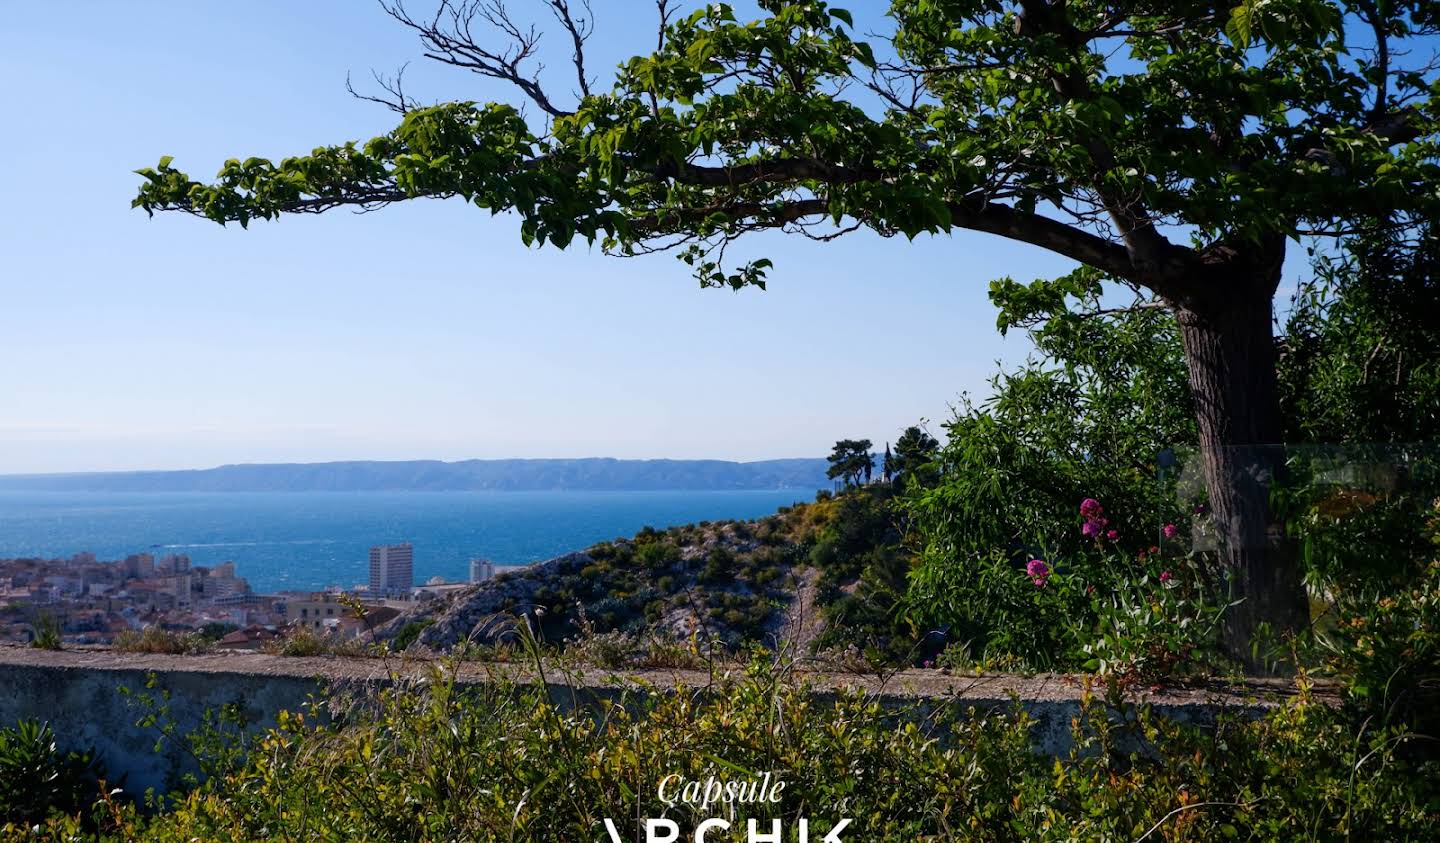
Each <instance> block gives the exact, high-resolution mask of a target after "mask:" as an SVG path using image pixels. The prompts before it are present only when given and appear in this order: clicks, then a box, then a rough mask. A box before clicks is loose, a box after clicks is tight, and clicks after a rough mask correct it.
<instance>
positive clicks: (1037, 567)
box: [1025, 559, 1050, 578]
mask: <svg viewBox="0 0 1440 843" xmlns="http://www.w3.org/2000/svg"><path fill="white" fill-rule="evenodd" d="M1025 573H1027V574H1029V575H1030V576H1032V577H1042V578H1043V577H1048V576H1050V566H1049V565H1046V564H1045V560H1044V559H1031V560H1030V563H1029V564H1027V565H1026V566H1025Z"/></svg>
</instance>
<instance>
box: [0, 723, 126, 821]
mask: <svg viewBox="0 0 1440 843" xmlns="http://www.w3.org/2000/svg"><path fill="white" fill-rule="evenodd" d="M104 776H105V771H104V768H103V767H102V766H101V765H100V763H99V761H98V760H96V758H95V753H94V751H93V750H90V751H71V752H64V751H62V750H61V749H60V748H59V746H58V744H57V742H56V739H55V732H54V731H53V730H52V729H51V728H50V724H48V723H41V722H39V721H38V720H21V721H20V722H19V723H17V724H15V726H14V727H6V728H0V830H4V829H5V828H6V827H8V824H10V823H15V824H30V823H36V822H40V821H42V820H44V819H45V818H46V817H47V816H49V815H50V814H51V813H52V812H58V813H62V814H78V813H80V812H82V811H87V812H88V810H89V808H90V806H91V805H92V804H93V803H95V802H96V801H98V800H99V799H100V798H101V797H100V794H101V790H100V780H101V779H102V778H104ZM7 839H9V838H7Z"/></svg>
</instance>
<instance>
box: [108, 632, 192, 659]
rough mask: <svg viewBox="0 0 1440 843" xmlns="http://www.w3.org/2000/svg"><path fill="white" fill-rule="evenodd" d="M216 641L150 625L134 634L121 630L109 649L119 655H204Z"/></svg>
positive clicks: (190, 633)
mask: <svg viewBox="0 0 1440 843" xmlns="http://www.w3.org/2000/svg"><path fill="white" fill-rule="evenodd" d="M215 641H216V639H214V638H211V637H209V636H207V635H205V634H203V633H201V632H172V631H170V630H168V629H164V628H162V627H160V626H156V625H151V626H147V627H145V628H144V629H142V630H140V631H139V632H136V631H135V630H133V629H125V630H121V631H120V633H119V634H117V635H116V636H115V641H114V643H113V644H112V645H111V647H112V648H113V649H114V650H115V651H117V652H121V653H164V654H170V655H177V654H180V653H204V652H208V651H210V650H212V649H214V647H215Z"/></svg>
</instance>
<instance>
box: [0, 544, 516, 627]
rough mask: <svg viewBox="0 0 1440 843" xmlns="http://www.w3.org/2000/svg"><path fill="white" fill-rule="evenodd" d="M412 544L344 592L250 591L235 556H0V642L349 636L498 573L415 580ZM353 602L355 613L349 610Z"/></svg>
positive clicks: (479, 563) (390, 552)
mask: <svg viewBox="0 0 1440 843" xmlns="http://www.w3.org/2000/svg"><path fill="white" fill-rule="evenodd" d="M414 561H415V549H414V546H413V545H411V544H410V543H409V542H405V543H401V544H392V545H378V546H375V547H372V548H370V567H369V581H368V582H367V583H364V584H360V585H356V586H354V587H353V588H351V589H349V590H346V589H342V588H339V587H335V588H330V589H327V590H325V591H280V592H276V593H273V594H261V593H258V592H255V591H253V590H252V589H251V588H250V584H249V583H248V582H247V581H246V580H245V578H244V577H242V576H240V575H239V574H238V573H237V571H236V567H235V563H234V562H222V563H220V564H218V565H214V566H208V567H207V566H200V565H193V564H191V561H190V557H188V556H186V555H184V554H166V555H163V556H160V557H158V558H157V557H156V556H154V555H153V554H150V553H135V554H131V555H129V556H126V557H125V558H124V559H120V560H101V559H97V558H96V556H95V554H93V553H78V554H76V555H74V556H72V557H70V558H69V559H0V642H9V643H21V644H25V643H29V642H31V641H34V640H35V638H36V637H37V636H38V635H40V634H41V632H42V630H45V629H47V628H48V629H49V630H51V631H52V632H53V633H55V634H58V635H59V636H61V638H62V639H63V641H64V642H65V643H66V644H76V645H84V644H95V645H104V644H110V643H113V642H114V641H115V638H116V637H117V636H120V635H123V634H124V633H126V632H127V631H140V630H144V629H146V628H148V627H159V628H161V629H164V630H167V631H171V632H181V633H185V632H204V633H206V634H208V635H210V636H211V637H213V638H215V639H217V640H218V644H217V647H218V648H219V649H236V650H253V649H259V648H260V646H261V645H262V644H263V643H264V642H265V641H267V640H271V639H274V638H275V637H277V636H279V635H282V634H284V633H285V632H286V631H294V630H298V629H304V630H306V631H308V632H310V633H312V634H316V635H324V636H331V637H336V638H340V639H346V638H354V637H356V636H357V635H359V634H361V633H362V632H364V631H365V630H366V629H370V628H373V627H375V626H378V625H380V624H382V623H385V622H387V621H389V620H391V619H393V618H395V617H396V616H398V615H399V614H400V613H401V612H402V611H404V610H405V609H407V608H410V607H412V606H414V605H415V604H416V603H419V602H422V601H426V600H435V599H438V598H439V597H441V596H443V595H445V594H446V593H447V592H450V591H454V590H456V589H461V588H466V587H467V586H469V585H471V584H473V583H478V582H483V581H485V580H487V579H490V578H492V577H494V576H495V564H494V563H493V562H491V561H489V560H486V559H472V560H471V562H470V576H469V580H468V581H467V582H446V581H444V580H443V579H442V578H441V577H432V578H431V579H430V580H429V581H428V582H426V583H424V584H423V585H418V586H417V585H415V584H414ZM356 600H358V601H359V602H360V603H361V605H362V606H364V607H365V611H364V616H363V617H361V616H359V615H357V613H356V612H355V611H354V610H353V608H354V603H355V601H356Z"/></svg>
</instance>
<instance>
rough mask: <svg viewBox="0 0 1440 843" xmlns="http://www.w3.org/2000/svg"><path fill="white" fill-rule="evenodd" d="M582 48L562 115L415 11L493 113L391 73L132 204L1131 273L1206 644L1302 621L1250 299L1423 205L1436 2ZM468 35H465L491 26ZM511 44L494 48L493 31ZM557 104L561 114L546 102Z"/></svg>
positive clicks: (457, 11) (918, 11)
mask: <svg viewBox="0 0 1440 843" xmlns="http://www.w3.org/2000/svg"><path fill="white" fill-rule="evenodd" d="M541 2H542V5H544V6H546V7H548V9H549V10H550V11H551V12H552V13H553V16H554V17H555V18H556V20H557V21H558V22H559V25H560V26H561V28H562V29H563V30H564V32H565V34H566V35H567V36H568V38H567V41H568V43H569V45H570V46H572V47H573V56H572V58H573V69H574V74H575V75H574V77H573V79H574V82H573V84H575V85H578V87H577V88H576V93H577V96H576V98H575V101H574V103H573V105H569V104H568V103H564V102H562V101H561V99H560V98H559V97H557V96H554V95H552V93H550V92H549V91H548V90H547V89H546V88H545V87H544V86H543V85H542V83H541V79H540V76H539V74H538V72H532V70H531V67H532V64H531V63H532V62H533V60H534V58H535V53H536V50H537V38H536V36H535V34H534V33H535V30H534V29H533V28H527V27H526V26H524V25H521V24H519V23H518V22H517V21H516V20H514V19H513V18H512V17H511V15H510V13H509V12H507V10H506V7H504V6H503V5H501V4H500V3H498V2H493V0H433V2H432V7H433V6H435V5H438V11H436V12H435V13H434V14H433V15H432V14H422V15H415V14H412V13H411V11H410V10H409V9H407V7H406V4H405V3H404V2H403V1H402V0H382V6H383V7H384V9H385V10H386V11H387V12H388V13H389V14H390V15H391V16H392V17H394V18H395V19H396V20H397V21H399V22H400V23H401V24H402V25H404V26H407V27H409V28H411V29H412V30H414V31H416V32H417V33H418V34H419V36H420V40H421V43H422V45H423V47H424V49H425V52H426V55H427V56H429V57H431V58H433V59H436V60H438V61H442V62H445V63H448V64H451V65H454V66H457V67H460V68H463V69H467V70H470V71H472V72H474V73H477V74H480V75H481V76H485V77H489V78H493V79H500V80H504V81H507V82H509V83H512V84H513V85H514V86H515V87H516V88H517V89H518V91H519V92H520V93H521V95H522V96H523V97H524V98H525V99H526V100H528V102H529V103H530V104H531V105H533V106H534V107H535V108H537V109H538V110H539V112H540V113H541V114H542V115H544V119H545V122H546V125H545V126H544V127H543V128H535V127H532V125H531V124H530V123H527V121H526V119H525V118H524V116H523V115H522V114H521V112H520V111H519V110H518V109H517V108H515V107H514V106H511V105H506V104H494V103H491V104H476V103H470V102H456V103H447V104H442V105H438V106H434V107H430V108H419V107H417V106H416V104H415V102H414V101H413V100H412V99H410V98H409V97H408V96H407V95H405V93H404V92H403V89H401V87H400V85H399V83H398V81H396V82H394V83H393V84H389V85H388V86H387V87H388V94H389V95H388V96H387V95H386V94H381V95H379V96H376V97H372V98H373V99H376V100H379V101H383V102H385V103H386V104H387V105H389V106H391V107H392V108H394V109H395V110H396V111H397V112H400V113H402V115H403V117H402V118H401V121H400V125H399V126H398V127H397V128H396V129H395V130H394V131H392V132H390V133H389V134H386V135H384V136H381V137H378V138H374V139H372V140H370V141H368V142H365V143H347V144H344V145H340V146H330V147H321V148H319V149H316V150H315V151H313V152H312V153H311V154H309V155H304V156H298V157H294V158H288V159H285V160H283V161H281V162H279V163H278V164H276V163H273V162H271V161H268V160H264V159H259V158H250V159H246V160H243V161H241V160H231V161H229V162H227V163H226V164H225V166H224V167H223V168H222V169H221V170H220V172H219V174H218V176H217V177H216V179H215V180H214V181H213V182H212V183H209V184H205V183H201V182H198V181H195V180H193V179H191V178H190V177H189V176H187V175H186V174H185V173H183V172H181V171H180V170H177V169H174V168H173V167H171V159H170V158H169V157H165V158H162V159H160V163H159V165H158V166H156V167H154V168H146V169H143V170H141V171H139V172H140V173H141V175H142V176H143V177H144V179H145V183H144V184H143V185H142V187H141V190H140V193H139V195H138V197H137V198H136V199H135V204H136V205H137V206H139V207H142V208H144V209H145V210H147V211H150V212H153V211H156V210H178V211H186V212H190V213H194V214H199V215H202V216H205V217H208V218H210V219H213V220H216V221H219V222H226V221H231V220H234V221H238V222H239V223H241V224H242V225H245V224H247V223H248V222H249V221H250V220H251V219H254V218H257V217H259V218H267V219H268V218H274V217H276V216H278V215H280V214H284V213H315V212H321V211H326V210H330V209H333V208H338V207H346V206H349V207H359V208H365V209H370V208H376V207H379V206H382V205H387V204H390V203H393V202H399V201H404V200H410V199H416V198H423V197H457V196H458V197H462V198H463V199H464V200H465V201H467V202H471V203H474V204H475V205H477V206H478V207H481V208H484V209H486V210H489V211H490V212H492V213H497V212H500V211H511V212H514V213H515V214H516V215H517V216H518V217H519V218H520V221H521V222H520V229H521V236H522V238H523V240H524V242H526V243H527V244H529V243H540V244H543V243H546V242H549V243H552V244H554V245H556V246H560V247H564V246H566V245H568V244H569V243H570V242H572V241H573V240H574V238H575V237H576V236H580V237H584V238H586V239H587V240H589V241H591V242H593V241H595V240H597V239H599V240H601V241H602V243H603V245H604V247H605V248H607V249H610V250H614V251H617V252H621V253H627V254H628V253H635V252H643V251H654V250H658V249H677V250H678V251H679V254H680V256H681V257H682V258H683V259H684V260H685V261H686V262H687V263H689V264H690V265H691V266H692V267H693V269H694V271H695V273H696V275H697V277H698V278H699V280H700V283H701V284H702V285H703V286H730V287H733V288H736V289H738V288H741V287H745V286H747V285H756V286H761V287H763V286H764V284H765V280H766V271H767V270H768V269H769V267H770V266H771V264H770V262H769V261H768V260H766V259H763V258H760V259H756V260H752V261H749V262H746V263H743V264H739V265H734V266H732V265H730V264H728V263H727V262H726V260H725V253H726V249H727V247H728V246H730V245H731V244H732V243H734V242H735V240H736V239H737V238H739V237H742V236H743V235H745V234H747V233H750V232H753V231H757V230H764V229H781V230H784V231H789V232H795V233H799V234H805V235H809V236H811V237H814V238H818V239H821V240H827V239H830V238H833V237H835V236H839V235H841V234H844V233H848V232H851V231H854V230H857V229H861V228H865V229H869V230H871V231H874V232H877V233H879V234H881V235H882V236H892V235H895V234H904V235H906V236H907V237H915V236H917V235H919V234H921V233H927V232H928V233H941V232H949V231H952V230H954V229H968V230H972V231H978V232H984V233H989V234H993V235H997V236H1000V237H1005V238H1009V239H1012V240H1017V241H1021V242H1024V243H1029V244H1033V245H1035V246H1038V247H1041V248H1044V249H1048V250H1050V251H1052V252H1054V253H1057V254H1059V255H1061V256H1063V257H1066V258H1069V259H1071V260H1073V261H1075V262H1077V263H1078V264H1080V267H1081V268H1080V269H1079V270H1077V271H1076V272H1075V273H1073V274H1072V275H1071V276H1068V279H1069V280H1070V281H1073V282H1075V283H1077V284H1092V283H1099V282H1102V281H1103V282H1106V283H1110V284H1118V285H1123V286H1127V287H1130V288H1132V289H1133V290H1135V291H1137V292H1140V293H1142V294H1143V295H1144V296H1145V297H1146V298H1147V302H1146V303H1147V304H1151V305H1154V306H1158V307H1163V308H1165V309H1167V310H1169V311H1171V312H1172V313H1173V314H1174V316H1175V318H1176V320H1177V323H1178V326H1179V331H1180V334H1181V338H1182V341H1183V344H1184V350H1185V358H1186V363H1187V367H1188V377H1189V384H1190V388H1191V390H1192V392H1193V394H1194V408H1195V418H1196V423H1197V430H1198V437H1199V440H1200V445H1201V449H1202V453H1203V455H1204V462H1205V476H1206V485H1207V487H1208V493H1209V498H1210V507H1211V511H1212V513H1213V519H1214V522H1215V524H1216V527H1217V530H1218V533H1219V535H1220V537H1221V539H1222V542H1223V547H1222V550H1221V551H1220V556H1221V557H1222V561H1223V563H1224V564H1225V565H1226V566H1227V568H1228V570H1229V572H1230V574H1231V577H1232V581H1233V584H1234V587H1235V588H1236V589H1237V590H1238V591H1239V592H1240V594H1241V595H1243V597H1244V598H1245V599H1244V601H1243V602H1242V603H1241V604H1240V605H1239V607H1238V609H1237V610H1236V611H1234V612H1232V613H1231V615H1230V618H1229V621H1228V627H1227V636H1228V639H1229V641H1230V643H1231V645H1232V647H1233V648H1234V649H1235V650H1236V651H1238V652H1244V651H1248V650H1249V646H1248V645H1249V642H1250V639H1251V636H1252V634H1253V633H1254V631H1255V630H1256V629H1257V627H1258V625H1259V624H1260V623H1262V622H1269V623H1270V624H1272V625H1273V626H1275V627H1278V628H1280V629H1295V628H1298V627H1300V626H1302V625H1304V624H1305V623H1306V621H1307V616H1306V601H1305V597H1304V594H1303V592H1302V590H1301V587H1300V583H1299V577H1298V576H1297V573H1296V571H1297V564H1296V560H1295V558H1294V554H1293V550H1292V548H1290V547H1289V546H1287V545H1286V544H1285V543H1284V542H1282V541H1277V540H1275V539H1274V537H1275V536H1276V535H1278V534H1279V533H1278V532H1277V531H1276V530H1275V529H1274V526H1275V525H1274V524H1273V523H1272V521H1273V518H1272V512H1271V510H1270V506H1269V502H1268V495H1267V487H1268V483H1269V480H1270V478H1272V477H1273V476H1274V475H1275V473H1276V472H1277V471H1279V470H1280V469H1281V467H1280V466H1278V465H1276V464H1275V462H1274V456H1275V450H1274V449H1273V448H1267V447H1265V446H1269V445H1273V444H1275V443H1278V442H1280V441H1281V437H1282V433H1283V428H1282V423H1281V418H1280V412H1279V403H1278V395H1277V385H1276V374H1275V359H1276V352H1275V343H1274V339H1273V336H1272V333H1271V321H1272V309H1273V307H1272V305H1273V299H1274V296H1275V291H1276V289H1277V287H1278V284H1279V281H1280V278H1281V273H1282V270H1283V267H1284V263H1285V258H1286V254H1287V251H1288V249H1289V243H1290V242H1291V241H1292V240H1294V239H1296V238H1301V237H1307V236H1329V235H1335V234H1341V233H1347V232H1350V231H1353V230H1354V229H1355V228H1356V227H1358V226H1363V225H1369V224H1378V225H1384V226H1389V227H1404V226H1406V225H1409V224H1410V223H1411V222H1412V221H1413V220H1414V219H1417V218H1424V217H1425V216H1426V215H1427V214H1428V213H1430V212H1431V211H1433V210H1434V207H1435V204H1436V196H1435V194H1436V191H1435V189H1434V188H1435V184H1436V174H1437V169H1436V166H1437V157H1440V156H1437V154H1436V153H1437V146H1436V144H1437V139H1440V138H1437V132H1436V120H1435V118H1436V110H1435V105H1436V101H1435V99H1434V98H1433V97H1432V95H1431V93H1430V85H1431V83H1432V82H1433V81H1435V79H1436V77H1437V73H1436V67H1435V66H1434V65H1433V64H1426V63H1425V62H1424V60H1423V59H1422V58H1421V55H1422V54H1428V50H1421V49H1413V48H1414V47H1415V46H1416V42H1417V41H1418V40H1419V39H1421V38H1422V37H1423V36H1427V35H1430V34H1433V33H1435V32H1437V31H1440V9H1437V6H1436V4H1434V3H1428V2H1419V0H1410V2H1398V3H1380V2H1377V0H1231V3H1232V4H1233V5H1230V4H1215V3H1202V2H1195V0H1176V2H1169V3H1151V2H1141V1H1140V0H1125V1H1124V2H1114V0H1106V2H1100V0H1018V2H1013V3H1007V2H1001V0H946V1H945V2H940V1H939V0H932V2H923V3H917V2H902V1H901V0H897V2H895V3H894V4H893V5H892V7H891V9H890V11H889V17H890V19H891V20H892V21H893V27H891V28H890V30H889V31H888V35H887V36H886V38H887V42H888V43H886V44H884V45H882V49H880V50H877V49H876V48H875V46H873V45H872V44H870V43H868V42H867V41H864V40H857V38H856V37H855V36H854V35H853V32H854V31H856V29H857V28H856V27H855V25H854V23H853V20H852V17H851V15H850V14H849V13H848V12H846V11H845V10H843V9H839V8H830V7H829V6H828V5H827V4H825V3H824V2H819V0H809V1H808V2H789V1H788V0H759V4H760V6H761V7H762V9H763V10H764V11H765V13H766V16H765V17H763V18H762V19H760V20H757V21H754V22H753V23H741V22H739V21H737V20H736V19H735V16H734V12H733V11H732V9H731V8H730V7H729V6H728V5H726V4H724V3H713V4H706V5H705V6H704V8H702V9H700V10H699V11H696V12H694V13H693V14H690V15H686V16H676V15H674V14H672V12H673V9H672V8H671V4H670V3H669V0H658V2H657V7H658V9H659V11H660V20H661V25H660V31H659V36H658V43H657V46H656V49H655V50H654V52H652V53H651V54H649V55H643V56H637V57H635V58H632V59H630V60H629V61H628V62H626V63H625V64H623V65H622V66H621V67H620V69H619V71H618V74H617V77H616V80H615V84H614V86H613V88H612V89H611V90H609V91H604V92H600V91H596V90H594V89H592V87H591V84H590V78H589V76H588V73H587V70H586V67H587V65H586V63H585V58H584V46H585V40H586V38H587V37H588V34H589V31H590V30H589V22H588V21H587V20H585V19H583V18H581V17H577V16H576V15H575V14H574V13H573V10H572V8H571V5H572V4H571V3H570V2H568V0H541ZM487 26H489V30H488V31H487V29H486V27H487ZM489 35H493V36H495V37H497V38H500V39H508V46H496V45H495V44H494V43H491V41H490V40H489V38H488V37H487V36H489ZM567 106H568V107H567Z"/></svg>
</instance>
